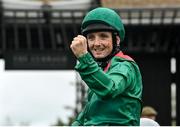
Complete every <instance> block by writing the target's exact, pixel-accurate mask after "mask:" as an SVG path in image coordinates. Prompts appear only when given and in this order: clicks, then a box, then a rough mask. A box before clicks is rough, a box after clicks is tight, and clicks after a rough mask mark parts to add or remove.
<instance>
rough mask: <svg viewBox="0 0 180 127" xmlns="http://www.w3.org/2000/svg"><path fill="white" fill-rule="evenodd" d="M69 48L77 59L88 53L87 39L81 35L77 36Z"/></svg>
mask: <svg viewBox="0 0 180 127" xmlns="http://www.w3.org/2000/svg"><path fill="white" fill-rule="evenodd" d="M70 48H71V50H72V51H73V53H74V55H75V56H76V57H77V58H79V57H80V56H82V55H84V54H86V53H87V52H88V51H87V39H86V38H85V37H84V36H82V35H78V36H77V37H75V38H74V39H73V41H72V43H71V46H70Z"/></svg>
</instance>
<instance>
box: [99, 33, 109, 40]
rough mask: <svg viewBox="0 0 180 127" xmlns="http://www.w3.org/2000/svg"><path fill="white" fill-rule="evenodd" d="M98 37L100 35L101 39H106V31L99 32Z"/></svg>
mask: <svg viewBox="0 0 180 127" xmlns="http://www.w3.org/2000/svg"><path fill="white" fill-rule="evenodd" d="M100 37H101V39H107V38H109V35H108V34H106V33H101V34H100Z"/></svg>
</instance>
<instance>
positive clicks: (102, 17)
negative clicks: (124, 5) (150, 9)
mask: <svg viewBox="0 0 180 127" xmlns="http://www.w3.org/2000/svg"><path fill="white" fill-rule="evenodd" d="M99 23H102V24H107V25H109V26H111V27H113V28H114V29H115V30H116V31H117V32H118V34H119V36H120V39H121V41H123V40H124V37H125V30H124V25H123V23H122V20H121V18H120V16H119V15H118V14H117V13H116V12H115V11H114V10H112V9H110V8H105V7H98V8H95V9H93V10H91V11H90V12H89V13H87V15H86V16H85V17H84V19H83V21H82V24H81V31H83V29H85V28H86V27H87V26H88V25H91V24H99Z"/></svg>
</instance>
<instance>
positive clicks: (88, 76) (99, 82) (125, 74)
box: [75, 53, 133, 97]
mask: <svg viewBox="0 0 180 127" xmlns="http://www.w3.org/2000/svg"><path fill="white" fill-rule="evenodd" d="M78 60H79V63H78V64H77V65H76V67H75V69H76V70H77V71H78V72H79V74H80V75H81V78H82V80H84V81H85V82H86V84H87V85H88V87H89V88H90V89H91V90H92V91H93V92H95V93H96V94H97V95H98V96H101V97H107V96H110V97H115V96H117V95H118V94H120V93H122V92H123V91H124V90H125V89H126V88H127V87H128V84H130V82H131V77H132V74H133V73H131V72H130V70H129V69H130V67H129V65H128V64H126V63H124V64H121V63H120V62H117V63H116V64H114V65H113V67H111V71H109V72H108V73H105V72H104V71H103V70H102V69H101V68H100V67H99V66H98V64H97V63H96V62H95V61H94V59H93V58H92V56H91V55H90V54H89V53H87V54H85V55H83V56H81V57H80V58H79V59H78Z"/></svg>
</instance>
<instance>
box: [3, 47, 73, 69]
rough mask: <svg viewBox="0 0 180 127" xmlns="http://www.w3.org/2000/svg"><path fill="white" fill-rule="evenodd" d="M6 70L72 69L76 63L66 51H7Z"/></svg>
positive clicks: (5, 56) (5, 55)
mask: <svg viewBox="0 0 180 127" xmlns="http://www.w3.org/2000/svg"><path fill="white" fill-rule="evenodd" d="M4 58H5V69H6V70H56V69H57V70H70V69H73V68H74V66H75V63H76V60H75V58H74V56H73V55H72V54H71V53H67V52H65V51H32V50H31V51H6V52H5V54H4Z"/></svg>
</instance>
